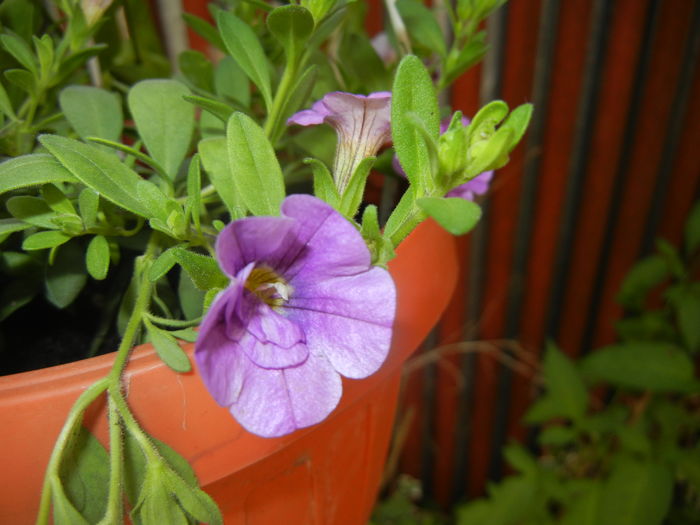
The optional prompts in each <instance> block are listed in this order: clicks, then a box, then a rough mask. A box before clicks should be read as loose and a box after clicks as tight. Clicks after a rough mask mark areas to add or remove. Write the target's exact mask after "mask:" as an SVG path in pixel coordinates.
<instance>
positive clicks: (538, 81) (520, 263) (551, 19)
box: [489, 0, 560, 480]
mask: <svg viewBox="0 0 700 525" xmlns="http://www.w3.org/2000/svg"><path fill="white" fill-rule="evenodd" d="M559 4H560V0H544V2H543V4H542V11H541V13H540V24H539V29H538V31H539V32H538V37H537V55H536V58H535V76H534V81H533V86H532V100H533V103H534V105H535V113H534V115H533V118H532V121H531V123H530V129H529V131H528V134H527V151H538V152H539V151H541V149H542V147H541V146H542V141H543V137H544V131H545V126H546V121H547V101H548V98H549V91H550V86H551V77H552V65H553V62H554V50H555V49H556V37H557V24H558V21H559ZM540 159H541V155H540V154H537V155H534V156H533V157H531V158H528V159H526V160H525V165H524V167H523V183H522V193H521V195H520V203H519V209H518V221H517V230H516V234H515V253H514V258H513V268H512V270H511V283H510V287H509V291H508V302H507V306H506V308H507V309H506V326H505V336H506V337H508V338H517V337H518V331H519V325H520V313H521V309H522V303H523V292H524V282H523V278H524V275H525V272H526V270H527V260H528V255H529V247H530V238H531V236H532V229H533V228H532V227H533V219H534V212H535V206H536V199H537V184H538V179H539V174H540ZM512 382H513V373H512V371H511V370H510V369H509V368H507V367H503V366H502V367H501V369H500V374H499V378H498V391H497V392H498V399H497V401H496V416H495V418H494V427H493V447H492V449H491V459H490V464H489V479H491V480H498V479H500V477H501V473H502V468H503V456H502V454H501V448H502V447H503V445H504V444H505V441H506V433H507V429H508V415H509V408H510V397H511V386H512Z"/></svg>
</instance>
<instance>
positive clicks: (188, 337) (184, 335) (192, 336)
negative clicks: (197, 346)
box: [170, 328, 199, 343]
mask: <svg viewBox="0 0 700 525" xmlns="http://www.w3.org/2000/svg"><path fill="white" fill-rule="evenodd" d="M170 335H172V336H173V337H175V338H176V339H182V340H183V341H187V342H188V343H194V342H195V341H197V336H198V335H199V332H196V331H195V330H194V329H192V328H183V329H182V330H172V331H171V332H170Z"/></svg>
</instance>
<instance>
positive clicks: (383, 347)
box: [195, 195, 396, 437]
mask: <svg viewBox="0 0 700 525" xmlns="http://www.w3.org/2000/svg"><path fill="white" fill-rule="evenodd" d="M281 212H282V215H281V216H279V217H246V218H243V219H240V220H237V221H235V222H233V223H231V224H229V225H228V226H227V227H226V228H224V229H223V231H222V232H221V233H220V234H219V237H218V239H217V242H216V254H217V258H218V261H219V264H220V265H221V268H222V270H223V271H224V272H225V273H226V274H227V275H228V276H229V277H230V278H231V284H230V285H229V287H228V288H226V289H225V290H224V291H222V292H221V293H220V294H219V296H218V297H217V298H216V299H215V301H214V303H213V304H212V305H211V307H210V309H209V311H208V313H207V315H206V316H205V318H204V320H203V322H202V325H201V330H200V333H199V337H198V339H197V345H196V349H195V359H196V361H197V365H198V367H199V371H200V373H201V376H202V378H203V380H204V383H205V384H206V386H207V388H208V389H209V391H210V393H211V394H212V396H213V397H214V399H215V400H216V401H217V402H218V403H219V404H220V405H223V406H228V407H229V409H230V411H231V413H232V414H233V416H234V417H235V418H236V419H237V420H238V421H239V423H241V425H243V426H244V427H245V428H246V429H247V430H249V431H250V432H253V433H255V434H258V435H261V436H265V437H275V436H281V435H284V434H287V433H290V432H292V431H294V430H296V429H298V428H303V427H307V426H310V425H313V424H315V423H318V422H320V421H322V420H323V419H324V418H325V417H326V416H328V414H329V413H330V412H331V411H332V410H333V409H334V408H335V407H336V405H337V404H338V401H339V400H340V397H341V393H342V384H341V379H340V376H341V375H343V376H345V377H349V378H356V379H359V378H364V377H367V376H369V375H370V374H372V373H374V372H375V371H376V370H377V369H378V368H379V367H380V365H381V364H382V363H383V362H384V359H385V358H386V355H387V352H388V350H389V345H390V342H391V333H392V324H393V322H394V314H395V308H396V290H395V287H394V282H393V280H392V278H391V276H390V275H389V273H388V272H387V271H386V270H384V269H383V268H379V267H372V266H371V265H370V253H369V250H368V248H367V245H366V244H365V242H364V240H363V239H362V236H361V235H360V233H359V232H358V231H357V230H356V229H355V227H354V226H353V225H352V224H351V223H350V222H349V221H347V220H346V219H345V218H344V217H342V216H341V215H340V214H339V213H338V212H336V211H335V210H334V209H333V208H331V207H330V206H328V205H327V204H326V203H324V202H323V201H321V200H320V199H317V198H315V197H312V196H309V195H292V196H289V197H287V198H286V199H285V200H284V202H283V203H282V207H281Z"/></svg>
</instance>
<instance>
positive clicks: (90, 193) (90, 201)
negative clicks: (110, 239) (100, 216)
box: [78, 188, 100, 228]
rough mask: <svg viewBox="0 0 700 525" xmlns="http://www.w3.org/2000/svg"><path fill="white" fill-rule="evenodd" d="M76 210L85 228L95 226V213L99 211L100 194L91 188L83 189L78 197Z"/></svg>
mask: <svg viewBox="0 0 700 525" xmlns="http://www.w3.org/2000/svg"><path fill="white" fill-rule="evenodd" d="M78 209H79V210H80V216H81V217H82V219H83V223H84V224H85V226H86V227H87V228H93V227H94V226H96V225H97V212H98V210H99V209H100V194H99V193H97V192H96V191H95V190H93V189H92V188H85V189H84V190H83V191H81V192H80V195H78Z"/></svg>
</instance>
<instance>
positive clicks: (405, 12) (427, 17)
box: [396, 0, 447, 57]
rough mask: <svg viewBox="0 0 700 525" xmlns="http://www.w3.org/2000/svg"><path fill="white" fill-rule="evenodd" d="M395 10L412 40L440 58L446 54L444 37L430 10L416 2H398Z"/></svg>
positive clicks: (404, 0) (407, 0)
mask: <svg viewBox="0 0 700 525" xmlns="http://www.w3.org/2000/svg"><path fill="white" fill-rule="evenodd" d="M396 8H397V9H398V10H399V13H400V14H401V18H403V20H404V23H405V24H406V28H407V29H408V32H409V34H410V36H411V39H412V40H414V41H415V42H417V43H418V44H420V45H422V46H423V47H425V48H427V49H429V50H430V51H432V52H434V53H437V54H438V55H440V56H441V57H444V56H445V55H446V54H447V46H446V45H445V37H444V36H443V32H442V29H441V28H440V24H439V23H438V21H437V19H436V18H435V14H434V13H433V11H432V10H430V9H429V8H427V7H426V6H425V5H423V2H420V1H416V0H399V1H398V2H396Z"/></svg>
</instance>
